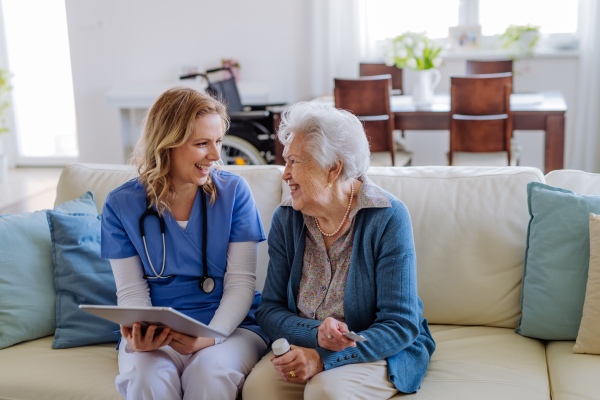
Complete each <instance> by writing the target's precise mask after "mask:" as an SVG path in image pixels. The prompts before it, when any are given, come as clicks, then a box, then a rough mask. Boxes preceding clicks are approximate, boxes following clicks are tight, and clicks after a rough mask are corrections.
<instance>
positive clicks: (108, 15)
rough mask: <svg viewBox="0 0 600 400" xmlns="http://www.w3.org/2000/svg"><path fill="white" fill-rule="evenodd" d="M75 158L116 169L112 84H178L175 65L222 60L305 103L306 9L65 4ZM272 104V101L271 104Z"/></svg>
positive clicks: (102, 0)
mask: <svg viewBox="0 0 600 400" xmlns="http://www.w3.org/2000/svg"><path fill="white" fill-rule="evenodd" d="M66 6H67V7H66V8H67V21H68V26H69V42H70V47H71V63H72V67H73V86H74V92H75V108H76V115H77V131H78V140H79V150H80V160H81V161H83V162H101V163H122V162H124V161H125V160H124V156H123V151H122V147H121V146H122V145H121V137H120V127H119V117H118V116H119V113H118V110H117V109H116V108H112V107H109V106H108V105H107V104H106V100H105V94H106V92H107V91H108V90H109V89H110V88H112V87H113V86H115V85H116V84H129V83H141V82H156V81H175V80H177V77H178V74H179V72H180V67H181V66H190V65H197V66H199V67H200V68H202V69H209V68H214V67H217V66H219V65H220V60H221V58H235V59H237V60H239V62H240V64H241V67H242V68H241V74H242V79H245V80H252V81H267V82H270V83H271V84H272V85H274V87H275V91H276V92H277V93H279V95H280V100H283V101H294V100H298V99H305V98H308V97H310V95H311V93H310V91H309V90H310V85H309V84H307V79H309V77H308V75H307V73H308V72H307V69H308V65H309V64H308V60H307V57H306V52H308V49H309V46H308V41H307V40H308V39H307V30H306V29H305V23H306V21H307V19H308V10H307V7H306V5H305V2H302V1H276V0H253V1H245V0H221V1H207V0H202V1H198V0H170V1H160V0H127V1H122V0H86V1H80V0H66ZM277 100H279V99H277Z"/></svg>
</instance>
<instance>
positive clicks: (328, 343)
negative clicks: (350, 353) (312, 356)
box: [317, 317, 356, 351]
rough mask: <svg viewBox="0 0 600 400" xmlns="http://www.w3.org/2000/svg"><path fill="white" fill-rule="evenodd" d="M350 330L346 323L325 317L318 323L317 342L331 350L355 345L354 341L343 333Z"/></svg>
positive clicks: (340, 349) (339, 349)
mask: <svg viewBox="0 0 600 400" xmlns="http://www.w3.org/2000/svg"><path fill="white" fill-rule="evenodd" d="M347 332H350V331H349V330H348V325H346V324H345V323H343V322H340V321H338V320H337V319H334V318H331V317H327V318H325V320H324V321H323V322H322V323H321V325H319V333H318V334H317V343H318V344H319V347H322V348H324V349H327V350H331V351H342V350H344V349H345V348H347V347H356V342H355V341H354V340H350V339H348V338H346V336H344V335H343V333H347Z"/></svg>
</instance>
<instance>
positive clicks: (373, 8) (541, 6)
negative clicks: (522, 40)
mask: <svg viewBox="0 0 600 400" xmlns="http://www.w3.org/2000/svg"><path fill="white" fill-rule="evenodd" d="M362 1H363V5H362V9H361V30H362V31H361V36H362V41H363V42H362V43H363V46H364V49H363V54H362V56H363V59H376V58H381V54H382V52H383V47H382V46H383V40H384V39H386V38H390V37H395V36H397V35H400V34H401V33H403V32H405V31H413V32H426V34H427V36H428V37H429V38H430V39H446V38H447V37H448V28H449V27H451V26H458V25H459V24H461V25H480V26H481V33H482V35H483V36H493V35H501V34H502V33H504V31H505V30H506V28H508V27H509V26H510V25H527V24H532V25H534V26H540V31H541V33H542V34H543V35H548V34H550V35H554V34H570V35H569V36H574V35H575V34H576V33H577V13H578V2H577V1H575V0H502V1H500V0H421V1H416V0H362ZM557 36H560V35H557ZM549 40H550V41H549V42H547V43H546V44H549V43H550V42H551V41H552V40H554V39H552V38H550V39H549ZM558 40H560V39H558ZM489 43H492V42H489Z"/></svg>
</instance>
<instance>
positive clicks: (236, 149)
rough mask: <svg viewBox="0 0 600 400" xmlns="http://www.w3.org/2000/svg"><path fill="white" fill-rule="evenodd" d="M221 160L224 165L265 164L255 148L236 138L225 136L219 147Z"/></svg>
mask: <svg viewBox="0 0 600 400" xmlns="http://www.w3.org/2000/svg"><path fill="white" fill-rule="evenodd" d="M221 160H223V164H225V165H261V164H266V162H265V159H264V158H263V157H262V156H261V155H260V153H259V152H258V150H257V149H256V147H254V146H252V144H250V143H249V142H248V141H246V140H244V139H242V138H239V137H237V136H232V135H225V137H223V143H222V145H221Z"/></svg>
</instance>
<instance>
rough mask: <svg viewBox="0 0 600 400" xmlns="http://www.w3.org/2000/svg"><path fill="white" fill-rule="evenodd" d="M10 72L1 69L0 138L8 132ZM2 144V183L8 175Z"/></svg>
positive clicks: (0, 173)
mask: <svg viewBox="0 0 600 400" xmlns="http://www.w3.org/2000/svg"><path fill="white" fill-rule="evenodd" d="M10 77H11V75H10V72H8V71H7V70H5V69H0V138H1V137H2V134H3V133H7V132H8V127H7V124H6V115H7V111H8V107H9V105H10V103H9V101H8V92H10V90H11V89H12V86H11V85H10ZM1 144H2V143H1V142H0V182H2V181H4V180H6V177H7V175H8V155H6V154H4V153H3V152H2V146H1Z"/></svg>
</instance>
